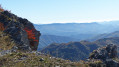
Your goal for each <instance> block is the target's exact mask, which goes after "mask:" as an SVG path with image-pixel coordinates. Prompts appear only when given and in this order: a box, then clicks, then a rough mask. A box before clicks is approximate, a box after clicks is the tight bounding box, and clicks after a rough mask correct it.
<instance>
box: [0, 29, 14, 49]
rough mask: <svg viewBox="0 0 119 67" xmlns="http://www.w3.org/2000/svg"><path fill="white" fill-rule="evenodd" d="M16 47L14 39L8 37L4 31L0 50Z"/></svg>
mask: <svg viewBox="0 0 119 67" xmlns="http://www.w3.org/2000/svg"><path fill="white" fill-rule="evenodd" d="M14 45H15V43H14V42H13V41H12V39H11V38H10V37H9V35H6V34H5V33H3V32H2V31H0V49H2V50H9V49H11V48H12V47H13V46H14Z"/></svg>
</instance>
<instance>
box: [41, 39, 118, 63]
mask: <svg viewBox="0 0 119 67" xmlns="http://www.w3.org/2000/svg"><path fill="white" fill-rule="evenodd" d="M107 44H114V45H117V46H119V37H114V38H104V39H99V40H96V41H94V42H89V41H80V42H69V43H61V44H57V43H54V44H51V45H49V46H48V47H46V48H44V49H43V50H41V52H43V53H47V54H50V55H52V56H55V57H60V58H64V59H67V60H71V61H79V60H81V59H86V58H87V57H88V56H89V54H90V52H92V51H93V50H95V49H97V48H98V47H102V46H105V45H107ZM118 51H119V50H118Z"/></svg>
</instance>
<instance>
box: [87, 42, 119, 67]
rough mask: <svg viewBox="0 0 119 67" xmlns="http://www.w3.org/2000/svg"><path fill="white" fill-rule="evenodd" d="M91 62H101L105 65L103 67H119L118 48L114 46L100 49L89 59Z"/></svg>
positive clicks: (99, 66) (110, 45)
mask: <svg viewBox="0 0 119 67" xmlns="http://www.w3.org/2000/svg"><path fill="white" fill-rule="evenodd" d="M89 59H90V60H93V62H95V60H100V61H102V63H103V64H104V65H105V66H103V67H119V61H118V60H119V59H118V55H117V46H116V45H113V44H109V45H106V46H105V47H102V48H98V49H97V50H95V51H93V52H92V53H91V55H90V57H89ZM101 65H102V64H99V65H97V64H96V63H95V64H91V67H93V66H98V67H101Z"/></svg>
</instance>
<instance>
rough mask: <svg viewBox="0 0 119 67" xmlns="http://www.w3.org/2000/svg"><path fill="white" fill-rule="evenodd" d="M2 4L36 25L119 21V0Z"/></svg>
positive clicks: (1, 0) (8, 1) (29, 0)
mask: <svg viewBox="0 0 119 67" xmlns="http://www.w3.org/2000/svg"><path fill="white" fill-rule="evenodd" d="M0 4H1V5H2V7H3V8H4V9H6V10H10V11H11V12H12V13H14V14H15V15H17V16H19V17H22V18H26V19H28V20H29V21H31V22H32V23H35V24H50V23H74V22H75V23H85V22H103V21H113V20H119V0H0Z"/></svg>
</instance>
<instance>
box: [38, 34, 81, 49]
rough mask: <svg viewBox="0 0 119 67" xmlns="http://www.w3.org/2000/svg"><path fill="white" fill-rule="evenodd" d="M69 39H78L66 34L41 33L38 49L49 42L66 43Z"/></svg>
mask: <svg viewBox="0 0 119 67" xmlns="http://www.w3.org/2000/svg"><path fill="white" fill-rule="evenodd" d="M70 41H80V40H79V39H78V38H77V39H75V38H71V37H66V36H56V35H41V37H40V41H39V46H38V51H39V50H41V49H43V48H44V47H46V46H48V45H50V44H51V43H68V42H70Z"/></svg>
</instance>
